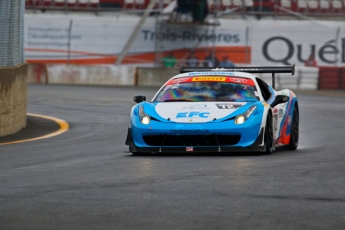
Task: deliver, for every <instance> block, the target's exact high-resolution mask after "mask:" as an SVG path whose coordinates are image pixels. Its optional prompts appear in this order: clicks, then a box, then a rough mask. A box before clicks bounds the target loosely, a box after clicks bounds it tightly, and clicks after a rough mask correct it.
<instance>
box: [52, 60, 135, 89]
mask: <svg viewBox="0 0 345 230" xmlns="http://www.w3.org/2000/svg"><path fill="white" fill-rule="evenodd" d="M46 68H47V81H48V84H78V85H123V86H133V85H134V84H135V82H134V80H135V78H134V77H135V73H136V68H135V67H134V66H115V65H92V66H91V65H90V66H88V65H47V67H46Z"/></svg>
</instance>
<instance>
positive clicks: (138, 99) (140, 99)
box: [133, 95, 146, 103]
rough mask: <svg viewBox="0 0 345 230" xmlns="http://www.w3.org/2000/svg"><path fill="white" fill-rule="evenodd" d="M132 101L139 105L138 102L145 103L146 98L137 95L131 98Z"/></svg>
mask: <svg viewBox="0 0 345 230" xmlns="http://www.w3.org/2000/svg"><path fill="white" fill-rule="evenodd" d="M133 100H134V101H135V102H136V103H140V102H143V101H146V97H145V96H141V95H137V96H134V97H133Z"/></svg>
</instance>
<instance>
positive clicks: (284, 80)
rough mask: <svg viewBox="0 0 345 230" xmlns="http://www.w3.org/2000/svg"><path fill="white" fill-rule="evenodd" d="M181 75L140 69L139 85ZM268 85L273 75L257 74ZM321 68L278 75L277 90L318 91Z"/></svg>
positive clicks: (307, 68) (308, 68)
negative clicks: (292, 74)
mask: <svg viewBox="0 0 345 230" xmlns="http://www.w3.org/2000/svg"><path fill="white" fill-rule="evenodd" d="M178 73H179V69H174V68H169V69H168V68H142V67H139V68H138V74H137V80H136V82H137V85H140V86H161V85H162V84H164V83H165V82H166V81H167V80H169V79H170V78H171V77H173V76H174V75H176V74H178ZM257 75H258V76H259V77H261V78H263V79H264V80H265V81H266V82H267V83H268V84H272V77H271V74H257ZM318 77H319V68H316V67H304V66H299V67H296V71H295V75H294V76H291V74H276V88H277V89H285V88H287V89H317V86H318Z"/></svg>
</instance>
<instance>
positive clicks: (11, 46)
mask: <svg viewBox="0 0 345 230" xmlns="http://www.w3.org/2000/svg"><path fill="white" fill-rule="evenodd" d="M24 11H25V1H24V0H10V1H9V0H0V66H15V65H18V64H21V63H23V62H24V39H23V38H24V35H23V30H24Z"/></svg>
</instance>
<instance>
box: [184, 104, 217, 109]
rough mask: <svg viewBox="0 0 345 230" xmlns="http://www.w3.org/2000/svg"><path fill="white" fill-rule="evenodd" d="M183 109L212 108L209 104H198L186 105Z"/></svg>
mask: <svg viewBox="0 0 345 230" xmlns="http://www.w3.org/2000/svg"><path fill="white" fill-rule="evenodd" d="M182 109H191V110H197V109H198V110H199V109H210V108H207V105H206V104H197V105H191V106H186V107H183V108H182Z"/></svg>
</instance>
